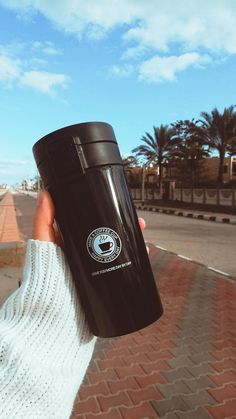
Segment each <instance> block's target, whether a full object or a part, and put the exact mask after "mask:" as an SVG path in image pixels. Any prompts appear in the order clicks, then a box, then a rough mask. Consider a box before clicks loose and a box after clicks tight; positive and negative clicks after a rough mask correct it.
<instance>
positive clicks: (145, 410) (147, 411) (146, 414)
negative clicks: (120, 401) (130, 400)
mask: <svg viewBox="0 0 236 419" xmlns="http://www.w3.org/2000/svg"><path fill="white" fill-rule="evenodd" d="M119 410H120V412H121V414H122V417H123V418H124V419H157V418H159V416H158V415H157V413H156V412H155V410H153V408H152V406H151V405H150V404H149V403H148V402H144V403H142V404H141V405H139V406H137V407H130V408H125V407H120V409H119ZM111 419H112V418H111Z"/></svg>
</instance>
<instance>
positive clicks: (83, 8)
mask: <svg viewBox="0 0 236 419" xmlns="http://www.w3.org/2000/svg"><path fill="white" fill-rule="evenodd" d="M0 24H1V31H0V97H1V100H0V112H1V114H0V115H1V116H0V121H1V130H0V184H1V183H5V182H6V183H8V184H14V183H15V182H17V181H21V180H22V179H24V178H30V177H33V176H35V175H36V173H37V171H36V167H35V164H34V161H33V157H32V151H31V149H32V145H33V144H34V142H35V141H37V140H38V139H39V138H40V137H42V136H43V135H45V134H47V133H49V132H50V131H53V130H56V129H58V128H61V127H63V126H66V125H70V124H75V123H79V122H84V121H93V120H96V121H105V122H108V123H110V124H111V125H112V126H113V128H114V130H115V133H116V137H117V140H118V143H119V145H120V150H121V153H122V155H127V154H130V153H131V150H132V149H133V148H134V147H136V146H137V145H139V144H141V141H140V139H141V137H142V135H143V134H144V133H145V132H146V131H148V132H150V133H151V132H152V129H153V125H155V126H159V125H160V124H170V123H173V122H175V121H176V120H178V119H191V118H197V117H199V115H200V112H201V111H207V112H210V111H211V110H212V109H213V108H214V107H217V108H218V109H219V110H220V111H222V110H223V108H224V107H228V106H230V105H231V104H235V103H236V83H235V75H236V56H235V55H236V2H235V1H234V0H227V1H222V0H208V1H207V2H206V1H205V0H204V1H203V0H181V2H180V1H179V0H146V1H145V2H144V1H143V0H99V1H98V0H86V1H85V0H73V1H70V0H50V1H46V0H21V1H18V0H0Z"/></svg>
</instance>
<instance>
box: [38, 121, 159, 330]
mask: <svg viewBox="0 0 236 419" xmlns="http://www.w3.org/2000/svg"><path fill="white" fill-rule="evenodd" d="M33 153H34V157H35V161H36V163H37V167H38V170H39V173H40V175H41V177H42V180H43V183H44V186H45V188H46V189H47V190H48V191H49V193H50V195H51V197H52V200H53V202H54V205H55V219H56V222H57V225H58V227H59V229H60V232H61V235H62V238H63V248H64V251H65V253H66V256H67V260H68V263H69V266H70V269H71V272H72V276H73V280H74V282H75V285H76V288H77V290H78V294H79V296H80V301H81V304H82V306H83V309H84V311H85V315H86V319H87V321H88V324H89V327H90V330H91V332H92V333H93V334H94V335H96V336H99V337H113V336H120V335H124V334H127V333H131V332H134V331H136V330H139V329H141V328H143V327H145V326H147V325H149V324H151V323H152V322H154V321H155V320H157V319H158V318H159V317H160V316H161V315H162V312H163V309H162V304H161V300H160V297H159V294H158V291H157V288H156V284H155V281H154V277H153V273H152V269H151V266H150V262H149V258H148V254H147V251H146V246H145V242H144V239H143V235H142V232H141V229H140V227H139V223H138V218H137V215H136V211H135V208H134V205H133V202H132V199H131V196H130V193H129V190H128V187H127V183H126V178H125V173H124V168H123V163H122V159H121V156H120V153H119V148H118V145H117V142H116V138H115V134H114V132H113V129H112V127H111V126H110V125H109V124H106V123H103V122H88V123H81V124H76V125H71V126H68V127H65V128H62V129H59V130H57V131H54V132H52V133H50V134H48V135H46V136H45V137H43V138H42V139H40V140H39V141H37V143H35V145H34V147H33Z"/></svg>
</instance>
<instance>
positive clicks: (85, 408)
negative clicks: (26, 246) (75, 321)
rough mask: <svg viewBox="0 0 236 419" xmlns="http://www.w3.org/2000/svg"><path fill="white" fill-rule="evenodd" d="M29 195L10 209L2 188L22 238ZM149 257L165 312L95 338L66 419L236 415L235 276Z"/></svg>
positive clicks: (156, 252) (161, 255)
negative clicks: (136, 327)
mask: <svg viewBox="0 0 236 419" xmlns="http://www.w3.org/2000/svg"><path fill="white" fill-rule="evenodd" d="M17 198H18V199H17ZM4 199H6V197H5V198H4ZM31 199H32V198H31ZM31 199H30V197H24V198H23V197H22V196H20V195H19V196H18V195H16V196H14V200H15V205H16V207H17V212H15V211H13V200H12V197H11V196H10V195H9V194H8V195H7V200H6V201H5V202H6V203H7V205H8V209H9V210H10V212H11V216H9V218H8V217H6V211H5V210H4V211H3V210H0V211H2V217H3V218H2V220H3V219H5V220H7V221H6V225H5V227H6V226H7V225H9V232H12V231H13V226H14V228H15V227H17V222H16V214H17V217H18V224H19V226H20V233H19V229H18V235H20V238H24V240H26V238H27V237H28V235H29V234H30V229H31V223H32V215H33V210H34V208H33V207H34V205H35V201H34V200H33V201H32V200H31ZM2 202H4V201H2ZM14 215H15V219H14ZM4 217H5V218H4ZM5 230H6V229H5ZM1 231H3V230H1ZM1 237H2V238H4V237H7V236H6V235H3V234H2V236H1ZM10 237H11V236H10ZM17 237H18V238H19V236H17ZM150 259H151V263H152V267H153V271H154V273H155V276H156V279H157V281H158V287H159V290H160V293H161V296H162V301H163V304H164V309H165V314H164V315H163V317H162V318H161V319H160V320H159V321H158V322H156V323H154V324H153V325H151V326H149V327H147V328H145V329H143V330H141V331H139V332H136V333H133V334H130V335H127V336H124V337H120V338H115V339H99V340H98V342H97V345H96V349H95V352H94V356H93V359H92V361H91V364H90V366H89V369H88V371H87V374H86V377H85V380H84V384H83V386H82V387H81V389H80V391H79V393H78V396H77V399H76V402H75V405H74V411H73V414H72V416H71V419H72V418H80V419H92V418H99V419H126V418H127V419H132V418H135V419H148V418H164V419H176V418H178V419H181V418H183V419H189V418H191V419H205V418H215V419H224V418H231V419H233V418H236V305H235V298H236V282H234V281H231V280H230V279H227V278H225V277H223V276H220V275H216V273H214V272H212V271H209V270H207V269H206V268H205V267H204V266H201V265H199V264H196V263H193V262H189V261H186V260H183V259H180V258H178V257H177V256H175V255H173V254H170V253H168V252H164V251H162V250H160V249H157V248H155V247H154V246H152V245H150Z"/></svg>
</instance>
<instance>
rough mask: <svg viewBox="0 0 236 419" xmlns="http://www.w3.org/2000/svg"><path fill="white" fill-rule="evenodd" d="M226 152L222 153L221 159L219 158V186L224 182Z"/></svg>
mask: <svg viewBox="0 0 236 419" xmlns="http://www.w3.org/2000/svg"><path fill="white" fill-rule="evenodd" d="M224 157H225V156H224V153H223V152H221V153H220V156H219V158H220V160H219V170H218V177H217V186H222V183H223V167H224Z"/></svg>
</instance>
